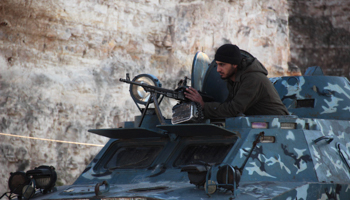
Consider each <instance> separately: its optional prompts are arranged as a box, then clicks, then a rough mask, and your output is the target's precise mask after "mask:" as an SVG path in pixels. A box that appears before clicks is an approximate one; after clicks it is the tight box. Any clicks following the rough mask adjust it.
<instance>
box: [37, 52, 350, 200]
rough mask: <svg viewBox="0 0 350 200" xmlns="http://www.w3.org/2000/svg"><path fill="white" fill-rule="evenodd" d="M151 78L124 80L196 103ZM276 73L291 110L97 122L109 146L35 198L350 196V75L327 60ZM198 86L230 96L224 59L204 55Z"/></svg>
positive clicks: (196, 67) (310, 199)
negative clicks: (219, 64)
mask: <svg viewBox="0 0 350 200" xmlns="http://www.w3.org/2000/svg"><path fill="white" fill-rule="evenodd" d="M242 54H244V52H242ZM148 78H149V77H148ZM149 79H153V80H147V79H143V82H144V83H142V81H140V82H137V81H135V80H133V81H130V79H128V78H127V79H122V80H121V81H124V82H127V83H130V91H137V92H138V93H137V92H135V93H134V92H132V93H134V94H136V95H138V97H146V96H147V95H149V96H148V97H146V98H140V99H143V100H142V101H141V102H143V104H144V105H145V106H146V107H147V105H149V104H150V102H151V101H154V100H156V101H155V102H158V103H159V102H161V100H160V101H158V100H157V98H158V95H163V96H168V97H170V98H175V99H176V98H177V99H178V100H179V101H180V104H179V105H182V103H189V102H188V101H186V99H183V98H182V97H183V96H182V94H181V92H180V91H172V90H170V91H169V90H167V89H160V88H159V85H160V83H158V81H155V80H158V79H156V78H155V77H152V76H151V78H149ZM270 80H271V82H272V84H274V86H275V88H276V90H277V91H278V93H279V95H280V98H281V100H282V102H283V103H284V104H285V105H286V107H287V108H288V110H289V112H290V113H291V115H288V116H270V115H269V116H264V115H262V116H241V117H232V118H226V119H220V120H218V119H207V120H205V121H203V122H192V121H185V122H186V123H177V124H171V123H170V121H171V119H164V121H163V122H161V121H160V120H159V119H158V117H157V116H156V115H155V114H154V113H147V112H142V115H141V116H136V117H135V120H134V121H130V122H125V124H124V127H122V128H107V129H90V130H89V132H91V133H94V134H98V135H101V136H104V137H109V138H110V140H109V141H108V142H107V144H106V145H105V147H104V148H103V149H102V150H101V151H100V153H99V154H98V155H96V157H95V158H94V159H93V160H92V162H91V163H90V164H88V165H87V167H86V169H85V170H84V171H83V172H82V173H81V175H80V176H79V177H78V178H77V180H76V181H75V182H74V183H73V184H72V185H69V186H62V187H60V188H58V191H57V192H52V193H49V194H46V195H40V194H36V195H34V197H32V199H126V198H127V199H134V198H138V199H143V200H144V199H208V200H209V199H210V200H215V199H237V200H242V199H244V200H252V199H274V200H286V199H304V200H314V199H348V198H349V196H350V190H349V188H350V132H349V130H350V114H349V112H350V84H349V81H348V80H347V79H346V78H344V77H330V76H324V75H323V73H322V70H321V69H320V68H319V67H311V68H309V70H308V71H307V73H306V74H305V75H304V76H289V77H277V78H271V79H270ZM153 81H155V83H152V82H153ZM151 84H153V86H150V85H151ZM191 86H192V87H194V88H196V89H197V90H199V91H201V92H203V93H205V94H206V95H209V96H212V97H213V99H214V100H215V101H219V102H220V101H221V102H222V101H224V99H225V97H226V96H225V95H227V91H226V90H225V89H226V87H225V86H226V85H225V83H224V82H223V81H222V80H221V78H220V76H219V74H218V73H217V72H216V69H215V62H212V63H210V62H209V59H208V57H207V56H206V55H205V54H204V53H201V52H199V53H197V54H196V56H195V59H194V64H193V66H192V76H191ZM152 98H153V99H152ZM183 105H185V104H183ZM140 110H141V109H140ZM142 121H143V122H142ZM237 166H241V167H237Z"/></svg>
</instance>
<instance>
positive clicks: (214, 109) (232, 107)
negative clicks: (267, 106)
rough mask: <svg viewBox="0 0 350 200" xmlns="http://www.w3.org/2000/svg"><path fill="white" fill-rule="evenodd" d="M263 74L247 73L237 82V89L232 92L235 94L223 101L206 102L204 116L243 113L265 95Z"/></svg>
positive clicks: (212, 116)
mask: <svg viewBox="0 0 350 200" xmlns="http://www.w3.org/2000/svg"><path fill="white" fill-rule="evenodd" d="M263 76H264V75H263V74H261V75H259V74H249V75H248V76H245V77H244V78H243V77H242V79H241V82H239V84H240V85H239V86H238V87H239V89H238V91H237V92H236V93H235V94H234V95H235V96H234V97H230V96H229V97H228V100H227V101H225V102H223V103H218V102H208V103H207V102H206V103H205V105H204V107H203V108H204V115H205V117H206V118H227V117H236V116H238V115H240V114H244V113H245V112H246V111H247V110H248V109H249V108H250V107H252V106H253V105H255V104H256V103H257V102H258V101H259V100H260V99H261V98H262V97H263V96H264V95H266V91H265V90H266V88H265V87H264V83H262V81H264V80H263V79H264V78H266V77H263ZM266 79H267V78H266ZM232 93H233V91H230V94H232Z"/></svg>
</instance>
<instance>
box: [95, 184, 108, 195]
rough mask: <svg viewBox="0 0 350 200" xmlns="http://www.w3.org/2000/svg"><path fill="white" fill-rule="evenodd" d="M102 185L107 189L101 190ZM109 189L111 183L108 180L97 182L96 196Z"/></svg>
mask: <svg viewBox="0 0 350 200" xmlns="http://www.w3.org/2000/svg"><path fill="white" fill-rule="evenodd" d="M101 185H105V187H106V188H105V190H104V191H100V186H101ZM108 191H109V184H108V182H107V181H103V182H102V183H97V184H96V185H95V194H96V196H100V195H101V194H103V193H105V192H108Z"/></svg>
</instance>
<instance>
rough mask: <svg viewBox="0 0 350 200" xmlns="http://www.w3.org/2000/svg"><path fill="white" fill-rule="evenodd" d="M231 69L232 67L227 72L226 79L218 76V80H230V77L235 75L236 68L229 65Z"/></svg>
mask: <svg viewBox="0 0 350 200" xmlns="http://www.w3.org/2000/svg"><path fill="white" fill-rule="evenodd" d="M231 67H232V68H231V70H230V71H229V72H228V74H227V76H226V77H222V76H221V74H220V78H221V79H222V80H227V79H231V77H233V76H235V75H236V73H237V68H238V66H237V67H236V68H235V67H233V65H231Z"/></svg>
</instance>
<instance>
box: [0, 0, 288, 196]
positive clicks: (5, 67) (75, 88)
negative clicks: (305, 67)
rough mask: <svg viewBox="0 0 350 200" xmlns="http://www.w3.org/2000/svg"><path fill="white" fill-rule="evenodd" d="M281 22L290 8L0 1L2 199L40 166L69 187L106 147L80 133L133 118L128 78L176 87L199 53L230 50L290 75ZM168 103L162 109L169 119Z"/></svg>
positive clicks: (168, 0)
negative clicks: (13, 180)
mask: <svg viewBox="0 0 350 200" xmlns="http://www.w3.org/2000/svg"><path fill="white" fill-rule="evenodd" d="M288 17H289V14H288V2H287V0H282V1H281V0H268V1H265V0H252V1H242V0H241V1H208V0H118V1H117V0H103V1H102V0H55V1H44V0H43V1H36V0H2V1H1V2H0V132H1V133H6V134H7V135H5V134H1V135H0V152H1V153H0V166H1V167H0V179H1V180H3V181H1V182H0V191H3V192H4V191H6V190H7V180H8V178H9V173H10V172H14V171H17V170H22V171H26V170H29V169H33V168H34V167H37V166H39V165H52V166H54V167H55V168H56V170H57V172H58V184H70V183H72V182H73V181H74V180H75V178H76V177H77V175H78V174H79V173H81V171H82V170H83V169H84V168H85V166H86V164H87V163H89V162H90V161H91V159H92V158H93V157H94V155H95V154H96V153H97V152H98V151H99V150H100V148H101V147H100V146H92V145H90V144H97V145H103V144H105V143H106V141H107V138H104V137H101V136H96V135H93V134H90V133H88V132H87V130H88V129H90V128H102V127H118V126H119V124H120V122H122V121H125V120H133V116H134V115H135V114H139V111H138V109H137V108H136V106H135V105H134V103H133V101H132V99H131V98H130V97H129V92H128V87H129V86H128V85H127V84H124V83H121V82H119V78H122V77H125V74H126V73H127V72H128V73H130V76H131V77H133V76H135V75H137V74H140V73H151V74H154V75H156V76H157V77H159V79H160V81H161V82H162V83H163V86H164V87H165V88H174V86H175V84H176V82H177V80H179V79H180V78H183V77H184V76H189V75H190V70H191V64H192V59H193V56H194V55H195V53H196V52H197V51H199V50H200V51H203V52H205V53H207V54H208V55H209V57H210V58H211V59H212V58H213V55H214V52H215V50H216V48H217V47H219V46H220V45H222V44H224V43H234V44H237V45H238V46H240V47H241V48H242V49H245V50H247V51H249V52H250V53H252V54H253V55H254V56H255V57H257V58H258V59H259V60H260V61H261V62H262V63H263V64H264V65H265V66H266V68H267V69H268V70H269V72H270V76H279V75H287V74H289V72H290V70H293V69H292V68H289V66H288V62H289V61H290V50H289V49H290V47H289V45H290V42H289V27H288ZM292 72H293V71H292ZM173 103H174V102H171V101H164V102H163V103H162V108H163V109H164V110H165V114H166V115H167V116H168V117H169V115H170V109H171V107H172V105H173ZM16 136H20V137H16ZM42 139H48V140H42ZM69 142H79V143H78V144H73V143H69Z"/></svg>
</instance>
